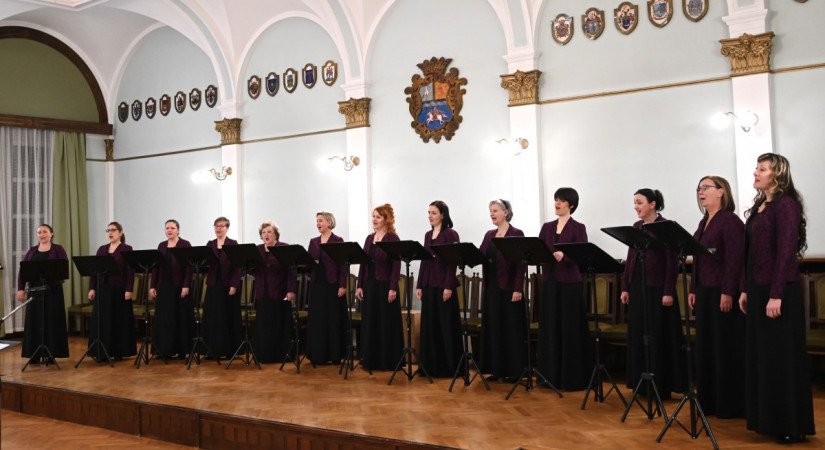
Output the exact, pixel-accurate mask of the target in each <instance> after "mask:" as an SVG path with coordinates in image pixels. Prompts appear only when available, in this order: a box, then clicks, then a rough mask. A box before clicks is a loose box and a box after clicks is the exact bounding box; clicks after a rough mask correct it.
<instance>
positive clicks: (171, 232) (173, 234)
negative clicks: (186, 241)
mask: <svg viewBox="0 0 825 450" xmlns="http://www.w3.org/2000/svg"><path fill="white" fill-rule="evenodd" d="M179 234H180V230H178V226H177V225H175V222H166V238H167V239H170V240H171V239H175V238H177V237H178V235H179Z"/></svg>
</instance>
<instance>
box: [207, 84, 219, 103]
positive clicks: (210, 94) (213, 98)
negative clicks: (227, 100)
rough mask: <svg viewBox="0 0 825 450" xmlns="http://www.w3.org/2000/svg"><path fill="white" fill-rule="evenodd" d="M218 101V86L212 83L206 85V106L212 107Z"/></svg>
mask: <svg viewBox="0 0 825 450" xmlns="http://www.w3.org/2000/svg"><path fill="white" fill-rule="evenodd" d="M217 103H218V88H216V87H215V86H213V85H211V84H210V85H209V86H207V87H206V106H208V107H210V108H212V107H213V106H215V104H217Z"/></svg>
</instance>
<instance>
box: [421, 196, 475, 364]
mask: <svg viewBox="0 0 825 450" xmlns="http://www.w3.org/2000/svg"><path fill="white" fill-rule="evenodd" d="M427 217H428V219H429V221H430V226H431V227H432V229H431V230H430V231H428V232H427V233H426V234H425V235H424V247H425V248H427V250H428V251H430V252H431V254H432V255H433V257H434V259H430V260H423V261H421V266H420V267H419V270H418V284H417V289H416V291H415V295H416V297H418V299H419V300H421V352H420V355H419V358H420V361H421V363H422V364H423V365H424V369H426V371H427V373H428V374H429V375H430V376H432V377H436V378H446V377H451V376H453V375H455V371H456V366H457V364H458V362H459V361H460V360H461V355H462V354H463V353H464V349H463V344H462V343H461V320H460V318H459V312H458V298H457V297H456V294H455V289H456V288H457V287H458V284H459V283H458V277H456V275H455V270H456V266H450V265H447V264H446V263H445V262H444V261H443V260H442V259H441V258H439V257H438V256H437V255H435V253H433V252H432V250H430V247H431V246H433V245H443V244H453V243H456V242H459V238H458V233H456V231H455V230H454V229H453V221H452V219H450V208H449V207H447V204H446V203H444V202H442V201H441V200H436V201H434V202H432V203H430V208H429V210H428V211H427Z"/></svg>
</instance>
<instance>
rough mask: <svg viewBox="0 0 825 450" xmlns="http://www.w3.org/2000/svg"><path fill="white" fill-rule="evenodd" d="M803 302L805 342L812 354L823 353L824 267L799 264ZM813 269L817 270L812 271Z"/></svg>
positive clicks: (824, 346)
mask: <svg viewBox="0 0 825 450" xmlns="http://www.w3.org/2000/svg"><path fill="white" fill-rule="evenodd" d="M800 268H801V269H802V270H803V273H802V294H803V301H804V302H805V333H806V336H805V344H806V347H807V351H808V353H810V354H813V355H825V272H819V270H825V267H820V266H817V265H806V264H804V263H803V264H801V265H800ZM813 270H817V272H814V271H813Z"/></svg>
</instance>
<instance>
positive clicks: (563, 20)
mask: <svg viewBox="0 0 825 450" xmlns="http://www.w3.org/2000/svg"><path fill="white" fill-rule="evenodd" d="M551 28H552V34H553V40H554V41H556V42H557V43H558V44H560V45H564V44H567V43H568V42H570V39H572V38H573V18H572V17H571V16H568V15H567V14H559V15H558V16H556V18H555V19H553V23H552V24H551Z"/></svg>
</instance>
